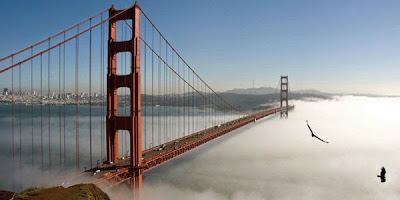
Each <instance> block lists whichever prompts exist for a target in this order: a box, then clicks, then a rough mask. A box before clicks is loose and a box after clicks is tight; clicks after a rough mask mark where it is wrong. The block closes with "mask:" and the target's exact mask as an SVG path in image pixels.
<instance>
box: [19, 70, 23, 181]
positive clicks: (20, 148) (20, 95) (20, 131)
mask: <svg viewBox="0 0 400 200" xmlns="http://www.w3.org/2000/svg"><path fill="white" fill-rule="evenodd" d="M21 70H22V69H21V65H19V66H18V72H19V73H18V81H19V84H18V93H19V106H18V109H19V121H18V122H19V171H20V172H21V170H22V144H21V143H22V121H21V120H22V116H21V115H22V114H21V112H22V102H23V101H22V91H21ZM21 184H22V182H21V173H19V186H20V189H22V185H21Z"/></svg>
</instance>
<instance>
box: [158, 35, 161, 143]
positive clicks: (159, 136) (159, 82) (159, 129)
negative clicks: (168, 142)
mask: <svg viewBox="0 0 400 200" xmlns="http://www.w3.org/2000/svg"><path fill="white" fill-rule="evenodd" d="M159 41H160V43H159V44H160V47H159V55H161V36H160V40H159ZM158 99H159V101H158V103H159V106H158V144H161V105H160V104H161V60H160V59H158Z"/></svg>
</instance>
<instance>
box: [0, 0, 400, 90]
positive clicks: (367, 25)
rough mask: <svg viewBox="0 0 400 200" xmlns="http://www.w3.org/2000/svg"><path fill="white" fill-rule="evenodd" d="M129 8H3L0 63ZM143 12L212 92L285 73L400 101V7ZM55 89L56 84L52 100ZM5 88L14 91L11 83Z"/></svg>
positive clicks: (192, 5) (204, 6)
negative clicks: (99, 16)
mask: <svg viewBox="0 0 400 200" xmlns="http://www.w3.org/2000/svg"><path fill="white" fill-rule="evenodd" d="M133 3H134V2H133V1H131V0H129V1H128V0H126V1H116V0H113V1H104V2H103V1H100V2H99V1H95V0H87V1H77V0H71V1H68V2H59V1H57V2H55V1H45V0H37V1H24V2H22V1H11V0H6V1H5V2H3V5H2V7H1V8H0V13H1V14H0V16H1V18H0V22H1V23H2V25H3V27H5V28H3V29H2V30H1V35H2V37H1V38H0V43H1V44H2V45H1V47H0V58H2V57H4V56H7V55H9V54H11V53H14V52H16V51H18V50H20V49H22V48H25V47H27V46H29V45H31V44H33V43H36V42H38V41H40V40H42V39H44V38H46V37H48V36H50V35H53V34H55V33H57V32H59V31H61V30H63V29H64V28H67V27H69V26H71V25H73V24H75V23H77V22H79V21H81V20H83V19H86V18H87V17H89V16H91V15H93V14H95V13H97V12H99V11H101V10H104V9H105V8H108V7H110V6H111V4H114V5H115V7H116V8H117V9H122V8H126V7H128V6H130V5H131V4H133ZM139 4H140V6H141V7H142V9H143V10H144V11H145V12H146V13H147V14H148V15H149V17H150V18H151V19H152V20H153V21H154V23H155V24H156V25H157V26H158V27H159V29H160V31H161V32H162V33H163V34H164V35H165V36H166V37H167V39H168V40H169V41H170V42H171V43H172V45H173V46H174V47H175V48H176V49H177V50H178V52H180V54H181V55H182V56H183V57H184V58H185V59H186V60H187V61H188V62H189V64H190V65H191V66H192V67H193V68H194V70H195V71H196V72H197V73H198V74H199V75H200V76H201V77H202V78H203V79H204V80H205V81H206V82H207V83H209V84H210V86H211V87H212V88H214V89H215V90H216V91H220V92H221V91H226V90H229V89H234V88H251V87H275V85H276V84H277V82H278V80H279V77H280V75H288V76H289V83H290V84H291V89H293V90H299V89H317V90H320V91H322V92H331V93H371V94H385V95H400V87H398V86H399V85H400V79H399V78H398V77H400V57H399V56H398V55H399V52H400V22H399V20H398V19H400V13H399V12H398V10H400V2H399V1H395V0H392V1H390V0H385V1H372V0H367V1H345V0H340V1H301V2H294V1H261V0H255V1H251V3H249V2H246V3H244V2H243V1H236V0H234V1H227V0H221V1H211V0H206V1H178V0H174V1H139ZM16 11H18V12H16ZM21 13H23V14H21ZM27 30H29V31H27ZM4 67H6V66H3V65H1V66H0V69H3V68H4ZM95 73H98V72H97V71H96V72H95ZM221 76H223V77H224V78H221ZM1 78H2V76H1V75H0V79H1ZM253 81H254V82H253ZM3 82H4V81H3ZM0 83H2V81H1V80H0ZM57 83H58V82H57ZM57 83H53V84H55V85H54V87H55V88H56V89H57V90H55V91H56V92H57V91H58V86H57ZM96 84H97V83H96ZM253 85H254V86H253ZM81 86H82V88H80V89H81V90H82V91H84V90H87V88H85V87H87V84H86V83H82V84H81ZM0 87H1V88H4V87H8V88H9V89H10V86H9V85H3V84H0ZM35 87H36V88H37V85H35ZM52 87H53V86H52ZM36 88H35V90H37V89H36ZM68 88H69V90H71V88H73V84H72V83H71V84H69V85H68ZM14 90H15V88H14ZM51 90H52V89H51ZM44 91H47V88H44ZM85 92H87V91H85ZM96 92H97V93H99V91H96ZM93 93H94V92H93Z"/></svg>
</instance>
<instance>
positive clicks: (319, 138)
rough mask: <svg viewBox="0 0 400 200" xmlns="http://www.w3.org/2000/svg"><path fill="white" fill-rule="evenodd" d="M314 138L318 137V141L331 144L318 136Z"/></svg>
mask: <svg viewBox="0 0 400 200" xmlns="http://www.w3.org/2000/svg"><path fill="white" fill-rule="evenodd" d="M314 137H316V138H317V139H318V140H321V141H322V142H325V143H329V142H327V141H325V140H323V139H321V138H319V137H318V136H316V135H314Z"/></svg>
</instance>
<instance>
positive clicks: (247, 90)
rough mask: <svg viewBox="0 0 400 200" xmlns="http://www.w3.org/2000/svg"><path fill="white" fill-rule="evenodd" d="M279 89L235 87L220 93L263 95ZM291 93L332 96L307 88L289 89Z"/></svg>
mask: <svg viewBox="0 0 400 200" xmlns="http://www.w3.org/2000/svg"><path fill="white" fill-rule="evenodd" d="M279 92H280V89H279V88H278V89H276V88H272V87H259V88H235V89H232V90H227V91H225V92H222V93H231V94H254V95H264V94H274V93H279ZM291 93H299V94H317V95H322V96H328V97H329V96H332V95H333V94H330V93H326V92H321V91H319V90H314V89H307V90H295V91H291Z"/></svg>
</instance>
